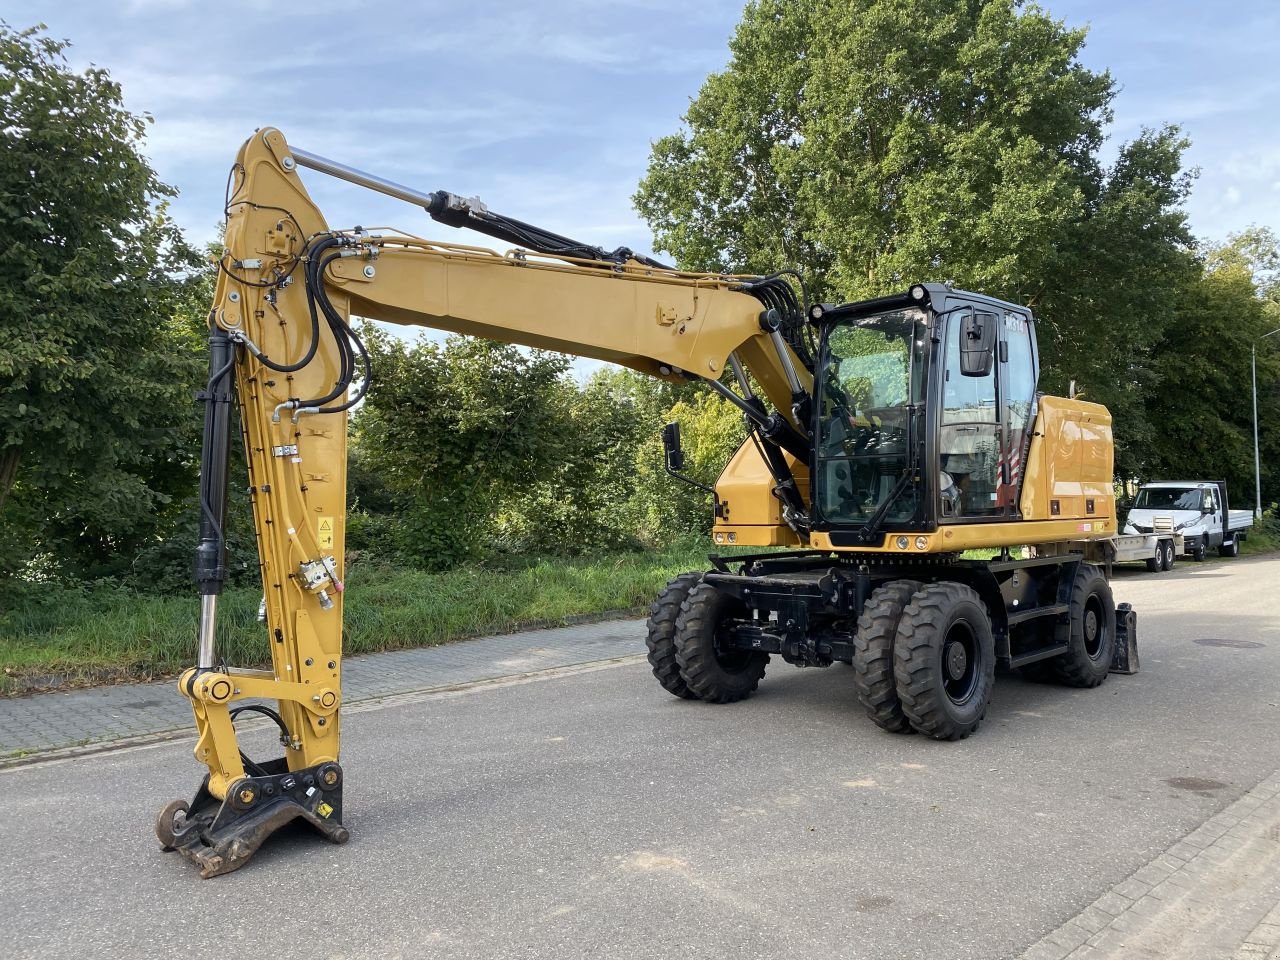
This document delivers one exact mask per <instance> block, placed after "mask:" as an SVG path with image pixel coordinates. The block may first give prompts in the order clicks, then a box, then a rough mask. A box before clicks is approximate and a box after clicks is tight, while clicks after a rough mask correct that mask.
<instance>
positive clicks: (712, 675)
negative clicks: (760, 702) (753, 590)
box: [675, 583, 769, 703]
mask: <svg viewBox="0 0 1280 960" xmlns="http://www.w3.org/2000/svg"><path fill="white" fill-rule="evenodd" d="M746 612H747V611H746V608H745V607H744V606H743V605H742V603H741V601H739V600H737V599H735V598H734V597H731V596H730V595H729V594H727V593H721V592H720V591H719V590H717V589H716V588H715V587H714V586H713V585H711V584H709V583H699V584H698V585H697V586H695V587H694V588H693V589H692V590H690V591H689V595H688V597H686V598H685V601H684V603H683V604H681V606H680V616H679V618H678V619H677V620H676V632H675V648H676V662H677V663H678V664H679V665H680V676H681V678H683V680H684V682H685V684H686V685H687V686H688V688H689V692H690V693H692V694H693V695H694V696H696V697H698V698H700V699H702V700H706V701H707V702H708V703H733V702H734V701H736V700H742V699H745V698H746V697H749V696H751V694H753V693H755V691H756V688H757V687H758V686H759V685H760V679H761V678H762V677H763V676H764V668H765V665H766V664H768V662H769V655H768V654H767V653H761V652H758V651H754V650H734V649H731V648H730V649H725V650H723V651H722V650H721V645H720V640H721V636H722V632H723V624H724V621H725V620H728V619H730V618H732V617H738V616H743V615H745V614H746Z"/></svg>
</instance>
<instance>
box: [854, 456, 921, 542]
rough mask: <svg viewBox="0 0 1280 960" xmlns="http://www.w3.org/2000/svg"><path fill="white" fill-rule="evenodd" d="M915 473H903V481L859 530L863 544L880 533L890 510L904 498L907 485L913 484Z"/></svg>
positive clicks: (899, 481) (911, 471)
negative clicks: (898, 500)
mask: <svg viewBox="0 0 1280 960" xmlns="http://www.w3.org/2000/svg"><path fill="white" fill-rule="evenodd" d="M914 472H915V471H914V470H911V469H908V470H906V471H904V472H903V474H902V477H901V479H899V480H898V482H897V484H896V485H895V486H894V488H893V489H892V490H890V491H889V496H887V497H885V498H884V503H882V504H880V506H879V507H877V508H876V512H875V513H873V514H872V515H871V516H870V517H868V518H867V522H866V523H864V524H863V525H862V527H861V528H860V529H859V530H858V534H857V536H858V539H859V540H861V541H862V542H863V543H870V542H871V539H872V538H873V537H874V536H875V535H876V534H877V533H878V532H879V530H880V526H881V524H883V523H884V518H885V517H886V516H888V515H889V508H890V507H892V506H893V505H894V503H895V502H896V501H897V499H898V497H900V496H902V491H903V490H905V489H907V485H908V484H910V483H911V476H912V474H913V473H914Z"/></svg>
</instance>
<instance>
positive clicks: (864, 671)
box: [853, 580, 920, 733]
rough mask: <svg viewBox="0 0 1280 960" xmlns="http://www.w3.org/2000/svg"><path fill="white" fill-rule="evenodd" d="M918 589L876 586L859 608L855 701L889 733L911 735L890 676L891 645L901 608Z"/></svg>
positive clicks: (899, 583)
mask: <svg viewBox="0 0 1280 960" xmlns="http://www.w3.org/2000/svg"><path fill="white" fill-rule="evenodd" d="M919 589H920V584H919V583H917V582H916V581H914V580H895V581H893V582H892V583H886V584H883V585H881V586H879V587H877V588H876V590H875V592H874V593H872V594H871V596H870V597H869V598H868V599H867V602H866V605H865V606H864V607H863V608H862V616H860V617H858V632H857V633H856V634H855V635H854V638H853V670H854V679H853V682H854V686H855V687H856V688H857V691H858V702H859V703H861V704H862V706H863V707H864V708H865V709H866V711H867V716H869V717H870V718H871V719H872V721H873V722H874V723H875V725H876V726H877V727H879V728H880V729H881V730H888V731H889V732H890V733H911V732H912V728H911V721H910V720H908V719H907V715H906V714H905V713H903V712H902V702H901V701H900V700H899V699H898V688H897V684H896V682H895V681H894V677H893V643H894V639H895V638H896V637H897V635H898V624H899V622H900V621H901V620H902V611H903V608H904V607H906V605H907V603H908V601H910V599H911V596H912V594H914V593H915V592H916V591H917V590H919Z"/></svg>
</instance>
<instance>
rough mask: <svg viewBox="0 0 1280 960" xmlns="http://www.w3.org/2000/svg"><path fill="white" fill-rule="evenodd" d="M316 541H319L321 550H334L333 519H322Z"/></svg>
mask: <svg viewBox="0 0 1280 960" xmlns="http://www.w3.org/2000/svg"><path fill="white" fill-rule="evenodd" d="M316 540H318V541H319V544H320V549H321V550H332V549H333V517H321V518H320V520H319V522H318V526H317V530H316Z"/></svg>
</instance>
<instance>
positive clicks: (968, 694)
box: [893, 583, 996, 740]
mask: <svg viewBox="0 0 1280 960" xmlns="http://www.w3.org/2000/svg"><path fill="white" fill-rule="evenodd" d="M893 667H894V679H895V681H896V686H897V690H898V699H899V700H900V701H902V712H903V713H904V714H906V716H907V718H908V719H909V720H910V721H911V725H912V726H913V727H915V728H916V730H918V731H920V732H921V733H923V734H925V735H926V736H929V737H933V738H934V739H935V740H963V739H964V738H965V737H967V736H969V734H971V733H973V732H974V731H975V730H977V729H978V725H979V724H980V723H981V722H982V718H983V717H984V716H986V713H987V705H988V704H989V703H990V702H991V689H992V687H993V686H994V684H995V673H996V657H995V643H994V641H993V639H992V636H991V617H990V615H989V614H988V613H987V608H986V606H985V605H984V604H983V603H982V598H981V597H979V596H978V594H977V592H976V591H975V590H974V589H973V588H972V587H968V586H965V585H964V584H962V583H934V584H930V585H929V586H927V587H924V588H922V589H920V590H917V591H916V592H915V594H914V595H913V596H912V597H911V601H910V602H909V603H908V604H907V606H906V609H904V610H903V612H902V621H901V622H900V623H899V625H898V635H897V639H896V641H895V642H894V651H893Z"/></svg>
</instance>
